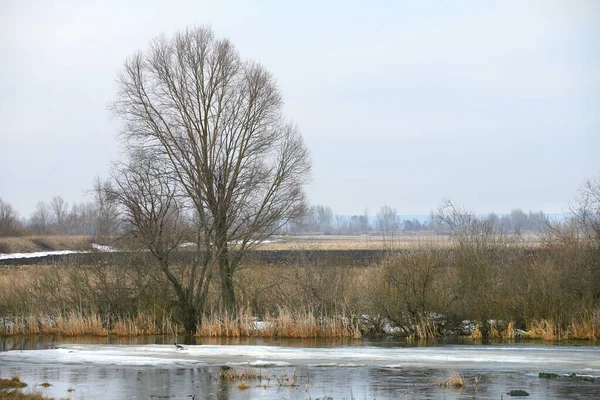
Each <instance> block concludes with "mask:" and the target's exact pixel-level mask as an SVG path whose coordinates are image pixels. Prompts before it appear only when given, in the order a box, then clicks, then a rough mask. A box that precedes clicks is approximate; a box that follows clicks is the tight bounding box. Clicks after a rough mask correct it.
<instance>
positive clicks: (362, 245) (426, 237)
mask: <svg viewBox="0 0 600 400" xmlns="http://www.w3.org/2000/svg"><path fill="white" fill-rule="evenodd" d="M507 236H508V237H509V239H513V240H514V241H515V242H517V243H519V244H521V245H523V246H525V247H539V246H540V245H541V243H542V242H541V239H540V237H539V235H538V234H535V233H525V234H521V235H520V236H519V237H516V236H515V235H507ZM424 245H427V246H434V247H440V248H443V247H448V246H450V245H451V237H450V235H437V234H435V232H415V233H404V232H403V233H397V234H394V235H389V236H384V235H382V234H380V233H371V234H369V235H322V234H314V235H298V236H280V237H278V238H276V239H275V241H274V242H273V243H264V244H261V245H260V246H259V249H260V250H382V249H393V250H400V249H410V248H415V247H422V246H424Z"/></svg>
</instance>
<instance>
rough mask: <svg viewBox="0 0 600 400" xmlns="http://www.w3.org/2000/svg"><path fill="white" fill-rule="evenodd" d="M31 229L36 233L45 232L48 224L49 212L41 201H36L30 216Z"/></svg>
mask: <svg viewBox="0 0 600 400" xmlns="http://www.w3.org/2000/svg"><path fill="white" fill-rule="evenodd" d="M29 219H30V221H31V227H32V228H33V229H35V230H36V231H40V232H45V231H46V230H47V229H48V225H49V223H50V210H49V208H48V205H47V204H46V203H44V202H43V201H38V202H37V204H36V205H35V210H34V211H33V212H32V213H31V216H30V218H29Z"/></svg>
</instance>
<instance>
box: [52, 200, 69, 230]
mask: <svg viewBox="0 0 600 400" xmlns="http://www.w3.org/2000/svg"><path fill="white" fill-rule="evenodd" d="M68 208H69V203H67V202H66V201H65V199H63V198H62V197H61V196H54V197H53V198H52V201H50V211H51V215H52V220H53V221H52V222H53V223H54V229H55V231H56V232H57V233H63V232H64V230H65V224H66V220H67V210H68Z"/></svg>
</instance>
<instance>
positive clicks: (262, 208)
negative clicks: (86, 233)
mask: <svg viewBox="0 0 600 400" xmlns="http://www.w3.org/2000/svg"><path fill="white" fill-rule="evenodd" d="M282 104H283V103H282V97H281V94H280V92H279V90H278V89H277V87H276V84H275V81H274V79H273V77H272V76H271V74H270V73H269V72H268V71H267V70H265V68H264V67H262V66H261V65H260V64H257V63H254V62H248V61H244V60H242V59H241V58H240V56H239V55H238V53H237V51H236V50H235V48H234V46H233V45H232V44H231V43H230V41H229V40H227V39H217V38H216V37H215V36H214V34H213V32H212V31H211V30H210V29H209V28H206V27H197V28H190V29H187V30H186V31H185V32H182V33H177V34H175V35H174V36H173V37H172V38H166V37H164V36H160V37H158V38H156V39H155V40H153V41H152V42H151V44H150V47H149V49H148V50H147V51H146V52H144V53H137V54H135V55H133V56H132V57H130V58H129V59H128V60H127V61H126V63H125V65H124V68H123V71H122V73H121V74H120V76H119V79H118V94H117V99H116V101H115V102H114V104H113V109H114V111H115V113H116V114H117V115H118V116H119V117H120V118H121V119H122V121H123V129H122V137H123V139H124V143H125V146H126V147H127V149H129V150H134V149H135V151H142V152H144V153H145V154H146V155H147V156H148V157H151V158H152V159H154V160H156V162H158V163H160V164H162V165H164V166H165V168H163V173H164V174H169V176H170V179H172V180H174V181H176V182H177V193H176V195H177V196H181V197H182V198H183V199H184V200H183V202H184V203H187V204H190V205H191V206H192V207H193V210H194V211H195V215H196V221H197V226H198V228H199V229H201V230H202V233H203V237H204V238H205V239H204V243H205V244H206V245H207V246H208V247H209V248H210V251H208V252H207V254H210V257H211V260H212V262H213V263H214V266H215V267H216V268H217V269H218V276H219V278H220V287H221V294H222V302H223V306H224V309H225V310H226V311H229V312H236V298H235V288H234V273H235V271H236V269H237V268H238V266H239V263H240V260H241V258H242V256H243V254H244V253H245V252H246V251H247V250H248V249H250V248H252V247H253V246H255V245H257V244H258V243H260V242H261V241H262V240H264V239H265V238H267V237H269V236H270V235H272V234H273V233H274V232H276V231H277V230H278V229H279V228H280V227H281V226H283V225H285V224H286V223H287V222H288V221H290V220H293V219H295V218H297V217H299V216H300V215H302V214H303V213H304V212H305V208H306V205H305V197H304V192H303V184H305V183H306V181H307V179H308V176H309V170H310V162H309V154H308V151H307V149H306V147H305V146H304V143H303V140H302V137H301V135H300V133H299V132H298V130H297V129H296V127H295V126H293V125H291V124H289V123H287V122H286V121H285V119H284V117H283V114H282Z"/></svg>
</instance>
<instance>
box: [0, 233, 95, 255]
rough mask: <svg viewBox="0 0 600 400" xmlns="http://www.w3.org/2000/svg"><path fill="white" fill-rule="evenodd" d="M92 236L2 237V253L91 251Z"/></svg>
mask: <svg viewBox="0 0 600 400" xmlns="http://www.w3.org/2000/svg"><path fill="white" fill-rule="evenodd" d="M92 239H93V238H92V237H91V236H54V235H36V236H19V237H0V253H9V254H10V253H34V252H38V251H53V250H90V249H91V247H92Z"/></svg>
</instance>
